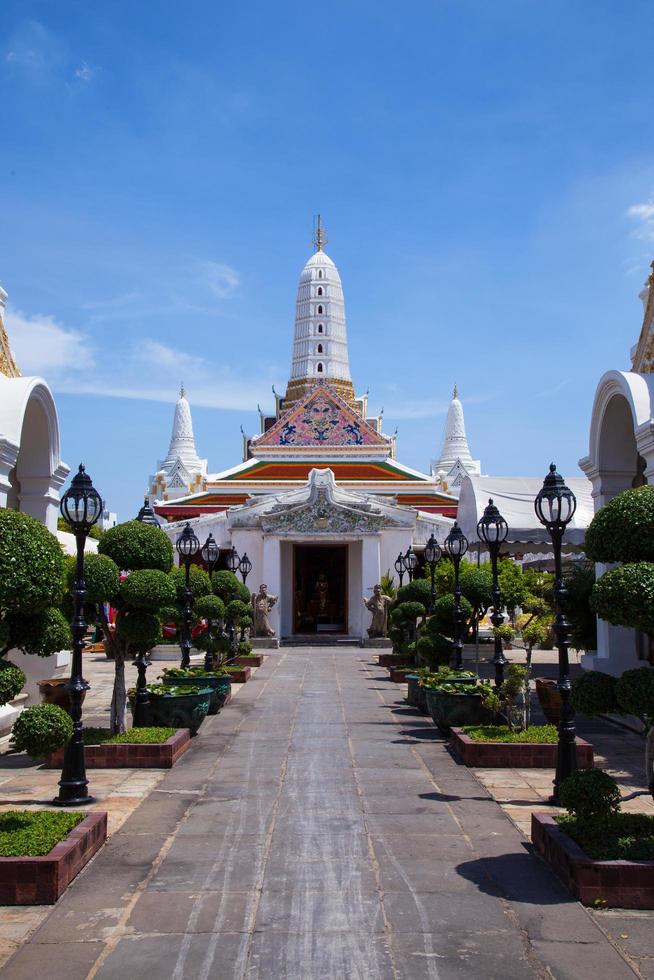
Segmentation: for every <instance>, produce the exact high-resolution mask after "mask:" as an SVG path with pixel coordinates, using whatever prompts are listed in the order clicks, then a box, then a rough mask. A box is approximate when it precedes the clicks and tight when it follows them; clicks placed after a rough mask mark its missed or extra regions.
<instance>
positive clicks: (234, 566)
mask: <svg viewBox="0 0 654 980" xmlns="http://www.w3.org/2000/svg"><path fill="white" fill-rule="evenodd" d="M240 565H241V559H240V558H239V555H238V551H237V550H236V548H232V549H231V551H230V552H229V554H228V555H227V568H228V569H229V570H230V572H232V573H233V574H234V575H236V573H237V572H238V570H239V568H240Z"/></svg>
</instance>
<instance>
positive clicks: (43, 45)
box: [5, 20, 64, 76]
mask: <svg viewBox="0 0 654 980" xmlns="http://www.w3.org/2000/svg"><path fill="white" fill-rule="evenodd" d="M63 59H64V49H63V46H62V44H61V42H60V41H59V40H58V39H57V38H56V37H55V36H54V34H51V33H50V32H49V31H48V30H46V28H45V27H44V26H43V24H40V23H39V22H38V21H36V20H26V21H23V22H22V23H21V24H19V26H18V27H17V28H16V30H15V31H14V33H13V34H12V35H11V37H10V38H9V41H8V43H7V45H6V47H5V61H6V62H7V64H8V65H11V66H12V67H14V68H17V69H18V68H20V69H22V70H23V71H24V72H26V73H29V74H30V75H32V76H43V75H45V74H47V73H48V72H49V71H50V70H52V69H54V68H57V67H58V66H59V65H61V63H62V61H63Z"/></svg>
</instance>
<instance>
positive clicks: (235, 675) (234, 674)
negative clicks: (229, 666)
mask: <svg viewBox="0 0 654 980" xmlns="http://www.w3.org/2000/svg"><path fill="white" fill-rule="evenodd" d="M229 676H230V677H231V679H232V682H233V683H234V684H245V682H246V681H249V680H250V677H251V676H252V668H251V667H239V669H238V670H230V671H229Z"/></svg>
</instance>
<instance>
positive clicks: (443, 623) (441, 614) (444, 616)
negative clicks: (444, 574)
mask: <svg viewBox="0 0 654 980" xmlns="http://www.w3.org/2000/svg"><path fill="white" fill-rule="evenodd" d="M471 618H472V606H471V605H470V603H469V602H468V600H467V599H466V598H465V597H464V596H462V597H461V629H462V635H463V637H465V633H466V622H469V621H470V619H471ZM428 630H429V632H430V633H432V632H434V633H442V634H443V635H444V636H449V637H453V636H454V596H453V595H442V596H439V597H438V599H437V600H436V602H435V603H434V612H433V615H432V616H430V618H429V620H428Z"/></svg>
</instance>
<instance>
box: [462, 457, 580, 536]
mask: <svg viewBox="0 0 654 980" xmlns="http://www.w3.org/2000/svg"><path fill="white" fill-rule="evenodd" d="M566 484H567V486H568V487H570V489H571V490H572V492H573V493H574V495H575V497H576V498H577V510H576V512H575V515H574V517H573V518H572V521H571V522H570V524H569V525H568V528H567V530H566V532H565V537H564V538H563V549H564V551H566V552H568V553H570V552H578V551H579V547H580V545H582V544H583V542H584V538H585V535H586V528H587V527H588V525H589V524H590V522H591V520H592V519H593V514H594V506H593V498H592V496H591V490H592V488H591V484H590V481H589V480H587V479H586V477H573V478H572V479H566ZM542 485H543V481H542V479H538V477H532V476H466V477H465V478H464V480H463V482H462V484H461V494H460V496H459V509H458V514H457V520H458V522H459V526H460V528H461V530H462V531H463V533H464V534H465V536H466V537H467V539H468V541H469V542H470V543H471V544H476V543H477V542H478V540H479V538H478V536H477V522H478V521H479V518H480V517H481V516H482V514H483V513H484V508H485V507H486V505H487V504H488V501H489V499H490V498H492V500H493V502H494V503H495V506H496V507H497V508H498V509H499V511H500V513H501V515H502V517H503V518H504V520H505V521H506V522H507V524H508V525H509V535H508V538H507V540H506V544H505V546H504V548H503V551H508V552H509V553H516V552H520V553H524V552H529V553H530V554H548V553H550V552H551V551H552V545H551V541H550V537H549V535H548V533H547V530H546V529H545V528H544V527H543V525H542V524H540V523H539V521H538V518H537V517H536V512H535V510H534V500H535V499H536V494H537V493H538V491H539V490H540V488H541V487H542Z"/></svg>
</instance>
